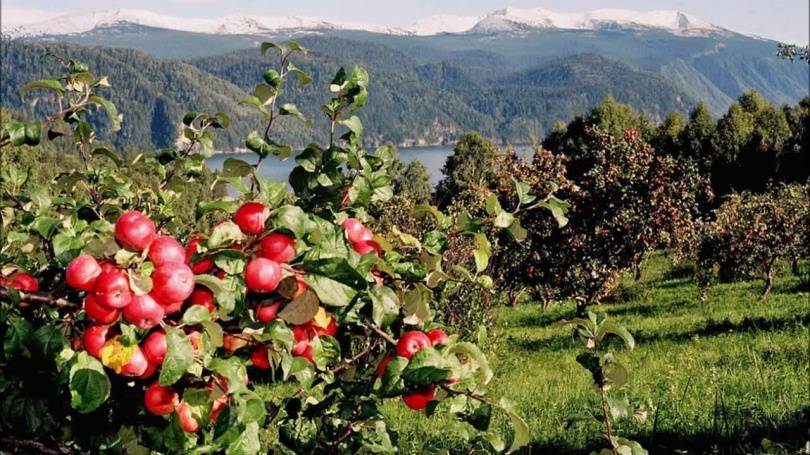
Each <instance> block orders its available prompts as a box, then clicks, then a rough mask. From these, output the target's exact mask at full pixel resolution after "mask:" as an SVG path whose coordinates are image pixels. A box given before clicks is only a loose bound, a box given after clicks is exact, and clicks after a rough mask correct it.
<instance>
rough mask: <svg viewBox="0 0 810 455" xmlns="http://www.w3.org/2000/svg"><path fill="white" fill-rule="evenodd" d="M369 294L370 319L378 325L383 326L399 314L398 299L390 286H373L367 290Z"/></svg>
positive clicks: (386, 325)
mask: <svg viewBox="0 0 810 455" xmlns="http://www.w3.org/2000/svg"><path fill="white" fill-rule="evenodd" d="M369 295H370V296H371V305H372V306H371V319H372V320H373V321H374V324H376V325H377V326H378V327H381V328H385V327H388V326H389V325H391V324H392V323H393V322H394V321H396V319H397V316H399V299H398V298H397V295H396V294H395V293H394V291H393V290H391V288H389V287H387V286H375V287H373V288H371V289H370V290H369Z"/></svg>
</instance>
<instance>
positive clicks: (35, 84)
mask: <svg viewBox="0 0 810 455" xmlns="http://www.w3.org/2000/svg"><path fill="white" fill-rule="evenodd" d="M36 89H44V90H52V91H54V92H56V93H58V94H59V95H60V96H61V95H63V94H64V93H65V89H64V87H62V83H61V82H59V79H58V78H48V79H41V80H38V81H32V82H29V83H27V84H25V85H23V86H22V88H21V89H20V95H21V96H25V94H26V93H28V92H30V91H31V90H36Z"/></svg>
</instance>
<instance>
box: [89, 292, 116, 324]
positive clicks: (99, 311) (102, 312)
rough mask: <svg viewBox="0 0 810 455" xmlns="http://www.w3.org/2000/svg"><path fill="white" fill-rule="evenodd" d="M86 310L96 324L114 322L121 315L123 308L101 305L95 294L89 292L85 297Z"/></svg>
mask: <svg viewBox="0 0 810 455" xmlns="http://www.w3.org/2000/svg"><path fill="white" fill-rule="evenodd" d="M84 311H85V313H87V317H88V318H90V320H91V321H93V322H95V323H96V324H112V323H113V322H115V321H117V320H118V318H119V317H120V316H121V310H117V309H115V308H107V307H105V306H103V305H100V304H99V303H98V300H97V299H96V297H95V296H94V295H93V294H88V295H87V297H85V298H84Z"/></svg>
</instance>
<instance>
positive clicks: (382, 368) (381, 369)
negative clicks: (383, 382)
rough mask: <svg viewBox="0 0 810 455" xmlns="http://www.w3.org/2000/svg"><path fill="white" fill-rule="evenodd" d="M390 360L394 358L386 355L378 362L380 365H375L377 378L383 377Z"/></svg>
mask: <svg viewBox="0 0 810 455" xmlns="http://www.w3.org/2000/svg"><path fill="white" fill-rule="evenodd" d="M392 360H394V358H393V357H391V356H390V355H387V356H385V357H383V359H382V360H380V364H379V365H377V376H379V377H383V375H384V374H385V369H386V368H388V364H389V363H391V361H392Z"/></svg>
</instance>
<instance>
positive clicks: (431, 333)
mask: <svg viewBox="0 0 810 455" xmlns="http://www.w3.org/2000/svg"><path fill="white" fill-rule="evenodd" d="M427 336H428V338H430V344H431V345H433V346H443V345H445V344H447V338H448V337H447V332H445V331H444V330H442V329H439V328H436V329H430V330H428V332H427Z"/></svg>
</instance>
